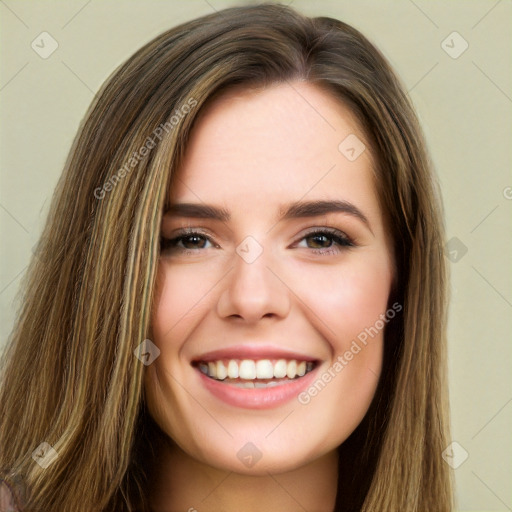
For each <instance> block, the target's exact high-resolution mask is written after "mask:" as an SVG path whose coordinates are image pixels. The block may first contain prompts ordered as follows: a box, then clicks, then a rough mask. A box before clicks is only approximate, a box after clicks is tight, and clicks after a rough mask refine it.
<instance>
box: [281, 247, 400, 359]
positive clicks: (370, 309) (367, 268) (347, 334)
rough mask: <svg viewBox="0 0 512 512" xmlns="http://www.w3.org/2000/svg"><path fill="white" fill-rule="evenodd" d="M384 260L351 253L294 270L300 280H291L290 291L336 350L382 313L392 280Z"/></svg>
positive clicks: (377, 318) (367, 326) (372, 323)
mask: <svg viewBox="0 0 512 512" xmlns="http://www.w3.org/2000/svg"><path fill="white" fill-rule="evenodd" d="M386 261H387V260H386V259H385V258H384V259H383V258H380V259H379V258H377V257H372V256H371V255H370V256H368V257H361V258H358V257H357V255H356V254H354V255H351V257H350V258H347V259H346V261H345V262H343V263H342V264H340V265H336V266H332V267H328V266H322V265H317V266H313V265H308V266H307V267H304V268H297V269H295V275H297V276H300V279H295V283H294V285H293V288H294V291H296V294H297V295H298V296H299V297H300V298H301V300H303V301H304V303H305V304H307V306H308V307H309V308H310V309H311V311H313V312H314V313H315V315H314V316H311V322H312V323H314V325H315V326H316V327H317V329H319V330H320V331H321V332H322V334H323V335H324V336H325V338H326V339H327V340H328V341H329V342H330V344H331V346H332V348H333V350H334V351H335V352H336V353H339V352H342V351H345V350H347V349H348V347H349V346H350V342H351V340H353V339H355V338H357V336H358V335H359V334H360V333H362V332H364V330H365V329H367V328H370V327H371V326H373V325H375V323H376V322H377V321H378V320H379V319H380V318H381V317H380V315H382V314H384V313H385V311H386V307H387V304H388V297H389V292H390V287H391V279H392V278H391V271H390V266H389V265H388V264H387V263H386ZM292 275H293V274H290V279H291V276H292ZM315 316H316V320H315ZM379 325H380V324H379Z"/></svg>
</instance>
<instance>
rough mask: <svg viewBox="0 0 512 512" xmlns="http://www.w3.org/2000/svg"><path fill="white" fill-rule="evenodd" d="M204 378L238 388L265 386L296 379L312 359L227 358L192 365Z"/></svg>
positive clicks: (304, 371)
mask: <svg viewBox="0 0 512 512" xmlns="http://www.w3.org/2000/svg"><path fill="white" fill-rule="evenodd" d="M193 365H194V366H195V367H197V369H198V370H199V371H200V372H201V373H203V374H204V375H206V376H207V377H209V378H211V379H213V380H216V381H220V382H222V383H224V384H231V385H233V386H236V387H240V388H247V389H254V388H268V387H274V386H279V385H282V384H286V383H288V382H292V381H295V380H297V379H300V378H301V377H303V376H304V375H306V374H307V373H309V372H311V371H312V370H313V369H314V368H315V366H316V362H314V361H299V360H296V359H276V360H271V359H257V360H253V359H229V360H216V361H208V362H206V361H197V362H195V363H194V364H193Z"/></svg>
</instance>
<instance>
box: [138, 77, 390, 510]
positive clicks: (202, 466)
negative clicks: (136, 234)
mask: <svg viewBox="0 0 512 512" xmlns="http://www.w3.org/2000/svg"><path fill="white" fill-rule="evenodd" d="M349 134H355V135H356V136H357V137H358V138H359V139H360V140H362V141H365V137H364V134H363V133H362V131H361V129H360V128H359V126H358V124H357V122H356V120H355V117H354V116H353V115H352V114H351V112H350V110H349V109H348V108H347V107H346V106H344V105H343V104H342V103H341V102H340V101H339V100H338V99H335V98H334V97H333V96H331V95H330V94H329V93H327V92H325V91H323V90H322V89H320V88H318V87H317V86H314V85H312V84H309V83H307V82H293V83H292V84H279V85H274V86H272V87H270V88H267V89H264V90H258V91H256V90H247V89H243V90H236V91H230V92H228V93H225V94H224V95H223V96H222V97H221V98H219V99H217V100H216V101H215V102H213V103H212V104H211V105H210V106H209V107H208V108H207V109H206V110H204V111H203V112H202V113H201V115H200V118H199V119H198V122H197V124H196V127H195V128H194V131H193V133H192V137H191V140H190V142H189V146H188V148H187V153H186V156H185V160H184V162H183V165H182V167H181V168H180V170H179V175H178V176H179V179H178V180H177V181H176V185H175V187H174V188H173V189H172V190H171V195H170V199H171V204H176V203H184V202H187V203H201V204H203V203H207V204H211V205H215V206H217V207H220V208H224V209H226V210H228V211H229V213H230V215H231V217H230V220H229V221H219V220H212V219H207V218H183V217H179V216H175V215H166V216H164V220H163V223H162V235H163V236H164V237H166V238H174V237H176V236H177V234H179V233H178V230H179V229H182V228H184V227H192V228H196V229H199V230H200V231H201V232H202V234H205V235H206V236H207V237H209V238H210V239H211V240H212V242H211V243H210V242H208V241H206V240H205V239H201V238H200V239H199V241H198V240H197V239H195V240H191V239H190V238H188V239H186V241H183V240H182V242H181V243H180V244H179V245H178V246H175V247H171V248H167V249H165V250H163V251H162V254H161V259H160V263H159V277H158V285H157V294H156V297H155V308H154V314H153V318H152V331H153V342H154V343H155V344H156V345H157V346H158V348H159V349H160V351H161V352H160V356H159V357H158V358H157V359H156V360H155V361H154V362H153V363H152V364H151V365H149V366H148V367H147V368H146V375H145V379H146V380H145V392H146V397H147V402H148V407H149V411H150V413H151V415H152V417H153V418H154V419H155V421H156V422H157V423H158V425H159V426H160V428H161V429H162V430H163V431H164V432H165V433H166V434H167V435H168V436H169V442H168V444H167V445H166V446H163V447H161V448H160V449H159V450H158V453H159V457H158V460H157V461H156V464H155V473H154V475H153V477H152V488H151V490H150V501H151V504H152V507H153V509H154V510H156V511H164V510H165V511H171V510H172V511H174V510H190V509H191V508H192V507H195V509H197V510H198V511H200V512H204V511H209V510H211V511H213V510H224V511H232V510H233V511H234V510H240V509H241V508H243V510H244V511H247V512H251V511H257V510H258V511H259V510H271V509H272V510H280V511H284V512H286V511H296V510H297V509H298V505H297V503H299V504H300V506H301V507H303V508H304V509H306V510H309V511H315V510H318V511H320V510H321V511H325V510H333V507H334V503H335V497H336V486H337V451H336V448H337V447H338V446H339V445H340V444H341V443H343V441H344V440H345V439H347V437H348V436H349V435H350V434H351V433H352V432H353V431H354V430H355V428H356V427H357V425H358V424H359V423H360V422H361V420H362V418H363V417H364V415H365V413H366V411H367V410H368V407H369V405H370V403H371V400H372V398H373V396H374V394H375V391H376V387H377V383H378V377H379V376H380V373H381V366H382V354H383V331H382V330H381V331H379V333H378V335H376V336H374V337H373V338H371V339H370V340H369V342H368V344H367V345H366V346H364V347H363V348H362V350H361V351H360V352H358V353H357V354H356V355H354V357H353V359H352V360H351V361H348V362H347V364H346V366H344V368H343V370H342V371H340V372H338V373H337V374H336V376H335V378H333V379H332V380H331V381H330V382H329V383H328V384H327V385H326V386H325V387H324V389H323V390H322V391H320V392H319V393H318V394H317V395H316V396H315V397H312V398H311V400H310V401H309V403H307V404H305V405H304V404H301V403H299V401H298V400H297V399H295V398H294V399H292V400H290V401H289V402H287V403H285V404H284V405H280V406H278V407H274V408H269V409H260V410H253V409H245V408H239V407H234V406H232V405H228V404H226V403H224V402H223V401H221V400H219V399H218V398H216V397H215V396H213V395H212V394H211V393H210V392H209V391H208V390H207V389H206V388H205V387H204V386H203V385H202V384H201V382H200V378H199V375H198V372H197V370H196V369H194V368H193V367H192V365H191V360H192V359H193V358H194V357H196V356H197V355H198V354H204V353H206V352H209V351H212V350H216V349H219V348H226V347H232V346H235V345H238V344H242V343H243V344H249V345H254V346H257V345H258V344H263V343H264V344H272V345H275V346H280V347H284V348H287V349H290V350H297V351H299V352H301V353H304V354H308V355H310V356H312V357H314V358H316V359H317V360H318V361H319V368H318V372H319V373H318V376H319V377H320V376H321V375H322V374H324V373H325V372H326V371H327V370H328V369H329V368H330V367H332V366H333V365H334V364H335V362H336V361H337V358H338V356H340V355H343V354H345V352H346V351H347V350H348V349H349V348H350V345H351V343H352V341H353V340H355V339H356V337H357V336H358V334H360V333H361V331H363V330H364V329H365V328H367V327H370V326H373V325H374V324H375V322H376V321H377V320H378V319H379V318H382V317H380V315H383V314H384V313H385V311H386V309H387V308H388V297H389V293H390V289H391V285H392V281H393V278H394V276H393V254H392V252H391V240H390V239H389V235H388V234H387V230H386V227H385V224H384V219H383V215H382V211H381V210H380V207H379V202H378V198H377V195H376V192H375V184H374V177H373V171H372V158H371V153H370V149H369V147H368V144H366V147H367V149H366V150H365V151H364V152H363V153H362V154H361V155H360V156H359V157H358V158H357V159H356V160H355V161H349V160H348V159H347V158H346V157H345V156H344V154H342V153H341V152H340V150H339V149H338V145H339V144H340V142H341V141H343V140H344V139H345V137H347V136H348V135H349ZM332 199H337V200H344V201H349V202H350V203H352V204H353V205H355V206H356V207H357V208H358V209H359V210H360V211H361V212H362V213H363V214H364V216H365V217H366V218H367V220H368V225H367V224H366V223H365V222H363V221H362V220H360V219H359V218H357V217H356V216H354V215H351V214H349V213H345V212H334V213H327V214H322V215H318V216H315V217H311V218H291V219H281V220H280V214H281V213H282V212H283V211H284V209H285V208H286V205H287V204H288V203H292V202H295V201H299V200H300V201H312V200H332ZM325 227H328V228H334V229H337V230H340V231H342V232H343V233H345V234H346V235H348V237H350V239H351V240H353V243H354V246H352V247H346V246H338V245H337V244H336V242H334V241H333V240H332V239H331V238H327V239H325V238H322V237H320V239H318V238H315V237H313V238H311V236H309V238H308V237H307V235H309V231H311V228H325ZM247 236H251V237H253V238H254V239H255V240H256V241H257V242H258V244H259V245H260V246H261V248H262V249H263V252H262V253H261V255H260V256H259V257H258V258H257V259H256V260H255V261H253V262H252V263H247V262H246V261H245V260H244V259H243V258H242V257H240V256H239V254H238V253H237V252H236V248H237V246H238V245H239V244H240V243H241V242H242V241H243V240H244V239H245V238H246V237H247ZM319 240H320V243H319ZM185 242H186V243H185ZM329 245H330V247H329ZM184 247H186V248H188V251H185V250H184ZM247 442H251V443H253V444H254V445H255V446H256V447H257V448H258V450H259V451H260V452H261V454H262V456H261V459H260V460H259V461H258V462H257V463H256V464H255V465H253V466H252V467H246V466H245V465H244V464H243V463H242V462H241V461H240V460H239V458H238V457H237V452H238V451H239V450H240V449H241V448H242V447H243V446H244V445H246V443H247ZM242 504H243V507H242ZM299 508H300V507H299ZM192 510H193V508H192Z"/></svg>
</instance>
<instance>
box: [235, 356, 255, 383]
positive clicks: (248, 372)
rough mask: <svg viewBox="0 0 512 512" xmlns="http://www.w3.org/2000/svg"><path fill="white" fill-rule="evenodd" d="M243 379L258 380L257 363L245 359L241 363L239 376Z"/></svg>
mask: <svg viewBox="0 0 512 512" xmlns="http://www.w3.org/2000/svg"><path fill="white" fill-rule="evenodd" d="M238 376H239V377H240V378H241V379H255V378H256V363H255V362H254V361H251V360H250V359H244V360H243V361H242V362H241V363H240V371H239V375H238Z"/></svg>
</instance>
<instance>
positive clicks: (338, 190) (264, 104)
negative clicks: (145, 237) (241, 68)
mask: <svg viewBox="0 0 512 512" xmlns="http://www.w3.org/2000/svg"><path fill="white" fill-rule="evenodd" d="M347 140H348V141H349V142H351V145H352V146H354V143H355V144H356V146H355V149H356V150H357V151H360V150H361V148H362V147H364V146H362V144H365V146H366V149H365V150H364V151H363V152H362V153H361V155H360V156H359V157H357V158H356V159H352V160H351V159H349V158H347V154H346V152H344V151H346V147H345V146H346V143H345V142H344V141H347ZM340 144H341V146H340ZM357 144H359V146H357ZM349 145H350V144H349ZM349 156H350V154H349ZM178 178H179V179H178V180H177V181H176V182H175V186H174V187H173V189H172V190H171V191H170V200H171V202H172V203H174V202H184V201H198V200H203V201H206V202H212V203H213V202H215V203H218V204H219V205H224V206H227V207H228V208H231V206H234V205H236V204H237V203H239V204H240V205H241V206H243V207H244V208H245V209H247V208H250V207H253V208H260V207H261V203H262V201H263V200H264V201H265V205H266V206H267V207H269V208H270V207H271V205H272V203H275V204H276V205H277V204H280V203H285V202H287V201H293V200H298V199H300V198H302V197H303V196H305V195H307V196H308V197H307V199H314V198H317V196H320V197H322V198H332V199H337V198H340V196H344V195H347V194H348V195H351V196H352V197H354V196H355V197H359V200H360V201H363V202H364V203H366V206H367V207H368V208H370V209H375V207H376V204H375V193H374V186H373V172H372V159H371V153H370V148H369V147H368V143H367V142H366V141H365V136H364V133H363V131H362V130H361V128H360V126H359V124H358V122H357V120H356V117H355V116H354V114H353V113H352V112H351V111H350V109H349V108H348V107H347V106H346V105H344V104H343V103H342V102H341V101H340V100H339V99H337V98H335V97H334V96H332V95H331V94H330V93H328V92H326V91H325V90H323V89H321V88H319V87H317V86H315V85H313V84H310V83H307V82H291V83H283V84H278V85H273V86H271V87H268V88H266V89H260V90H249V89H238V90H234V91H229V92H228V93H226V94H224V95H222V96H221V97H219V98H217V99H216V100H214V101H213V102H212V103H211V104H210V105H209V106H208V107H207V108H206V109H205V110H203V111H202V112H201V114H200V115H199V118H198V119H197V120H196V124H195V127H194V129H193V131H192V133H191V137H190V140H189V144H188V147H187V149H186V152H185V158H184V161H183V163H182V166H181V168H180V169H179V170H178ZM241 198H243V202H242V203H241V202H240V200H241Z"/></svg>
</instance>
